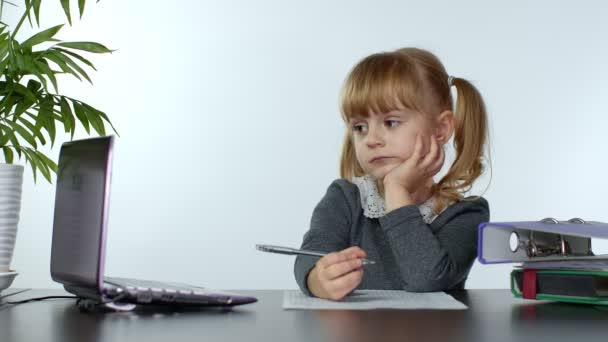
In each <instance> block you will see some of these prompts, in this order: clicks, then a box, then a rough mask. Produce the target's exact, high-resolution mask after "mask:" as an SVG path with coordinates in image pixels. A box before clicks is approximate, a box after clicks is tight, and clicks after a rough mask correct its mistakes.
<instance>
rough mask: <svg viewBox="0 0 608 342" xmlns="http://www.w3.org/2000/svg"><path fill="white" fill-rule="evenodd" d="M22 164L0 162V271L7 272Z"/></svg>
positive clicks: (16, 213) (17, 221)
mask: <svg viewBox="0 0 608 342" xmlns="http://www.w3.org/2000/svg"><path fill="white" fill-rule="evenodd" d="M22 184H23V166H22V165H12V164H2V163H0V273H6V272H9V269H10V265H11V261H12V259H13V251H14V250H15V240H16V239H17V224H18V223H19V211H20V209H21V186H22Z"/></svg>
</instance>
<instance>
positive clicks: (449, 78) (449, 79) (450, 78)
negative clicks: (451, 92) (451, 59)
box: [448, 76, 454, 87]
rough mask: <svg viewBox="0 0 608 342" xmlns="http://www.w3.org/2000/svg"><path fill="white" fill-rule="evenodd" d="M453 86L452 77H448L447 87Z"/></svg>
mask: <svg viewBox="0 0 608 342" xmlns="http://www.w3.org/2000/svg"><path fill="white" fill-rule="evenodd" d="M453 85H454V76H448V86H450V87H451V86H453Z"/></svg>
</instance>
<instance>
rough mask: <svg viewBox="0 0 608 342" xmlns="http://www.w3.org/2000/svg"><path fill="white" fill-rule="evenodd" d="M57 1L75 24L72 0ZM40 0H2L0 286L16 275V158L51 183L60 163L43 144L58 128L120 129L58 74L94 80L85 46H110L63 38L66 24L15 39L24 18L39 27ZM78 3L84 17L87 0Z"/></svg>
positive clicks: (101, 49) (93, 49) (95, 49)
mask: <svg viewBox="0 0 608 342" xmlns="http://www.w3.org/2000/svg"><path fill="white" fill-rule="evenodd" d="M55 1H57V0H55ZM59 1H60V3H61V6H62V8H63V10H64V12H65V14H66V17H67V20H68V22H69V24H70V25H71V24H72V17H71V12H72V11H71V10H70V0H59ZM41 2H42V0H24V2H23V3H22V4H21V6H20V7H19V6H18V5H17V4H14V3H12V2H9V1H6V0H0V149H1V150H0V156H3V157H4V158H3V159H4V162H5V163H0V291H1V290H2V289H3V288H5V287H8V285H10V282H11V281H12V278H14V276H15V275H16V273H15V272H12V271H10V269H9V266H10V262H11V259H12V255H13V250H14V246H15V239H16V234H17V224H18V221H19V210H20V207H21V185H22V182H23V169H24V166H23V165H14V164H13V163H14V162H18V163H19V162H21V163H23V164H29V166H30V167H31V169H32V171H33V178H34V181H36V177H37V174H38V172H40V174H42V176H43V177H44V178H45V179H46V180H47V181H48V182H51V175H52V174H53V173H55V172H57V165H56V163H55V162H54V161H53V160H52V159H51V158H49V157H48V156H46V155H45V154H44V153H43V152H42V151H40V150H39V148H40V147H41V146H45V145H47V144H50V146H51V147H53V145H54V143H55V139H56V133H57V130H61V129H63V131H64V132H65V133H66V134H70V137H71V138H73V137H74V133H75V131H76V128H77V126H78V125H82V127H83V128H84V129H85V131H86V132H87V134H91V133H94V132H95V133H97V134H99V135H105V134H106V125H107V124H109V125H110V127H112V130H114V131H116V130H115V129H114V127H113V126H112V124H111V122H110V120H109V118H108V116H107V115H106V114H105V113H104V112H102V111H100V110H98V109H96V108H94V107H93V106H91V105H89V104H87V103H85V102H83V101H81V100H77V99H74V98H72V97H69V96H67V95H63V94H60V93H59V84H58V76H60V75H67V76H68V77H75V78H77V79H79V80H81V81H82V80H87V81H89V82H91V79H90V77H89V75H88V74H87V72H86V70H85V69H89V68H90V69H93V70H95V67H94V65H93V63H91V62H90V61H89V60H87V59H86V58H85V57H83V55H82V51H84V52H88V53H110V52H112V51H111V50H109V49H108V48H106V47H105V46H103V45H101V44H99V43H95V42H62V41H60V40H59V39H57V34H58V33H59V31H60V30H61V29H62V28H63V25H57V26H53V27H51V28H47V29H44V30H40V31H39V32H37V33H35V34H34V35H32V36H31V37H29V38H26V39H23V40H21V41H19V40H18V39H17V33H18V32H19V30H20V29H21V28H22V26H23V25H24V23H25V22H26V21H27V22H28V23H29V24H30V25H31V26H32V27H33V28H34V21H35V23H36V25H37V26H38V27H40V5H41ZM73 2H76V1H75V0H73ZM77 3H78V12H79V14H80V18H82V14H83V11H84V7H85V3H86V0H78V2H77ZM8 6H13V7H14V8H22V15H21V17H20V19H19V21H18V22H17V23H16V24H14V25H15V26H14V28H13V26H11V25H9V24H8V23H5V22H4V21H3V18H2V12H3V10H5V9H7V7H8ZM14 8H13V9H14ZM93 131H94V132H93ZM1 160H2V158H0V161H1Z"/></svg>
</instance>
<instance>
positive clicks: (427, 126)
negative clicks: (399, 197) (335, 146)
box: [349, 109, 434, 180]
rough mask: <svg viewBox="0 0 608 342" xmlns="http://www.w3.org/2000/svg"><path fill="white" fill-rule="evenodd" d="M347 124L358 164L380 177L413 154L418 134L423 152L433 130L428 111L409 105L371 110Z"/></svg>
mask: <svg viewBox="0 0 608 342" xmlns="http://www.w3.org/2000/svg"><path fill="white" fill-rule="evenodd" d="M349 124H350V126H351V129H352V131H353V142H354V145H355V154H356V156H357V161H358V162H359V165H361V168H362V169H363V171H365V173H366V174H368V175H370V176H372V177H373V178H375V179H379V180H382V179H383V178H384V176H385V175H386V174H387V173H388V172H389V171H391V170H392V169H393V168H395V167H397V166H398V165H400V164H401V163H403V162H404V161H405V160H406V159H407V158H409V157H410V156H411V155H412V152H413V150H414V145H415V143H416V135H418V134H421V135H422V138H423V139H422V141H423V143H424V147H423V149H422V151H423V153H424V154H426V153H427V152H428V151H429V147H430V136H431V134H433V131H434V127H433V124H432V122H431V121H430V120H429V118H428V116H427V115H423V114H421V113H419V112H416V111H414V110H410V109H400V110H394V111H391V112H388V113H380V114H376V113H370V115H369V116H368V117H367V118H364V117H360V118H353V119H352V120H350V122H349Z"/></svg>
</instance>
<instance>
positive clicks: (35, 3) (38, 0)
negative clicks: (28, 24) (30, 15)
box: [32, 0, 42, 26]
mask: <svg viewBox="0 0 608 342" xmlns="http://www.w3.org/2000/svg"><path fill="white" fill-rule="evenodd" d="M41 2H42V0H32V4H33V6H34V15H35V16H36V24H38V26H40V4H41Z"/></svg>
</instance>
